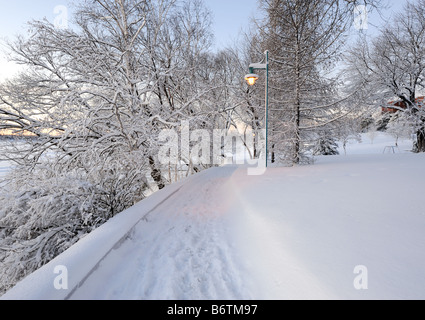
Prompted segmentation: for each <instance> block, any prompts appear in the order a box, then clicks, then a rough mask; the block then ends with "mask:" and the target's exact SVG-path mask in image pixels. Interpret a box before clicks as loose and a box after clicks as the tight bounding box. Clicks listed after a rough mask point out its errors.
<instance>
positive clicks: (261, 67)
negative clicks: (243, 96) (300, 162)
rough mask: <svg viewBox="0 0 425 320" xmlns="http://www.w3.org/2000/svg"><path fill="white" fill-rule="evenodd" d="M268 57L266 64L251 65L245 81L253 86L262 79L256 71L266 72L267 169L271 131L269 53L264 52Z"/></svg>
mask: <svg viewBox="0 0 425 320" xmlns="http://www.w3.org/2000/svg"><path fill="white" fill-rule="evenodd" d="M264 54H265V56H266V63H251V64H250V65H249V74H247V75H246V76H245V80H246V82H247V83H248V85H250V86H253V85H254V84H255V83H256V82H257V80H258V79H259V78H260V77H259V76H258V75H257V74H255V70H266V114H265V118H264V121H265V127H266V168H267V167H268V157H269V142H268V131H269V125H268V122H269V51H268V50H266V51H265V52H264Z"/></svg>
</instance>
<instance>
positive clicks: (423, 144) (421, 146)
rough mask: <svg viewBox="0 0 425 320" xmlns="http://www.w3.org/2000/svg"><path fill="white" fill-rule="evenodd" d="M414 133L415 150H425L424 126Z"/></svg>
mask: <svg viewBox="0 0 425 320" xmlns="http://www.w3.org/2000/svg"><path fill="white" fill-rule="evenodd" d="M416 135H417V140H416V152H418V153H419V152H425V128H421V129H419V130H418V132H417V134H416Z"/></svg>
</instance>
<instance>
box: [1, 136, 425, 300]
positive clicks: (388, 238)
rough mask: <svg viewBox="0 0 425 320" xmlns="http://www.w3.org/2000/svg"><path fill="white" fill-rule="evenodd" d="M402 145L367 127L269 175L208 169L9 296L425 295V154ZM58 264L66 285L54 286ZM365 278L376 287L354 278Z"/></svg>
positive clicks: (114, 223) (111, 225)
mask: <svg viewBox="0 0 425 320" xmlns="http://www.w3.org/2000/svg"><path fill="white" fill-rule="evenodd" d="M393 144H394V142H393V140H392V138H389V137H388V136H387V135H385V134H378V135H377V136H376V137H374V139H373V143H372V141H371V140H370V139H369V138H368V137H367V136H364V137H363V142H362V143H360V144H358V143H353V144H351V145H349V146H348V148H347V156H345V155H343V151H342V153H341V154H342V155H341V156H329V157H318V158H317V161H316V164H315V165H312V166H299V167H293V168H269V169H268V170H267V172H266V173H265V174H264V175H261V176H249V175H248V174H247V172H248V171H247V168H245V167H241V166H239V167H238V166H231V165H230V166H224V167H221V168H214V169H210V170H207V171H204V172H201V173H199V174H197V175H195V176H192V177H189V178H187V179H186V180H183V181H181V182H179V183H176V184H173V185H170V186H168V187H167V188H165V189H164V190H162V191H159V192H157V193H155V194H153V195H152V196H150V197H149V198H147V199H146V200H144V201H142V202H140V203H139V204H137V205H136V206H134V207H132V208H130V209H129V210H127V211H125V212H123V213H122V214H120V215H118V216H116V217H115V218H113V219H112V220H110V221H109V222H108V223H106V224H105V225H103V226H102V227H100V228H98V229H97V230H95V231H94V232H93V233H91V234H90V235H88V236H86V237H85V238H84V239H82V240H81V241H80V242H79V243H77V244H76V245H74V246H73V247H71V248H70V249H69V250H67V251H66V252H64V253H63V254H62V255H60V256H59V257H57V258H56V259H54V260H53V261H51V262H50V263H49V264H47V265H46V266H44V267H42V268H41V269H39V270H38V271H36V272H34V273H33V274H31V275H29V276H28V277H27V278H25V279H24V280H23V281H21V282H20V283H18V285H16V286H15V287H14V288H12V289H11V290H10V291H9V292H7V293H6V294H5V295H4V296H3V297H2V299H6V300H7V299H36V300H38V299H39V300H48V299H58V300H60V299H71V300H72V299H83V300H85V299H93V300H122V299H130V300H132V299H144V300H204V299H205V300H217V299H218V300H232V299H237V300H250V299H258V300H263V299H271V300H283V299H350V300H351V299H353V300H354V299H371V300H374V299H424V298H425V290H424V288H425V255H424V254H423V253H424V252H425V232H424V230H425V204H424V202H423V200H422V199H423V186H422V185H423V181H425V170H424V169H423V166H424V164H425V154H413V153H411V152H409V151H408V150H409V149H411V145H412V142H411V141H402V142H401V143H400V145H399V148H398V149H397V150H398V151H399V152H397V153H396V154H392V153H391V154H390V153H384V152H383V151H384V149H385V147H387V146H392V145H393ZM57 266H64V267H66V270H67V271H68V273H67V274H66V275H67V278H66V279H67V280H68V283H67V285H68V288H67V289H60V290H58V289H56V288H55V285H54V284H55V283H56V282H55V280H57V277H59V276H61V274H60V273H55V268H56V267H57ZM359 267H360V268H361V270H366V271H367V274H366V273H365V271H363V272H362V273H355V272H354V271H355V269H357V268H359ZM56 271H57V270H56ZM62 275H63V274H62ZM359 276H362V280H363V282H362V284H363V285H367V289H366V288H364V289H363V290H359V288H358V287H356V286H355V284H356V281H357V280H358V277H359Z"/></svg>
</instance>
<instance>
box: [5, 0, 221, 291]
mask: <svg viewBox="0 0 425 320" xmlns="http://www.w3.org/2000/svg"><path fill="white" fill-rule="evenodd" d="M75 20H76V21H75V25H74V27H73V29H66V30H64V29H58V28H55V26H54V25H53V24H51V23H50V22H48V21H46V20H43V21H33V22H31V23H30V24H29V26H30V31H31V34H30V36H29V37H27V38H24V37H19V38H18V39H17V40H16V41H15V42H13V43H11V45H10V48H11V51H12V57H13V59H14V61H15V62H17V63H19V64H23V65H25V66H27V71H25V72H23V73H22V74H21V75H20V76H19V77H17V78H15V79H12V80H10V81H8V82H5V83H4V84H2V85H1V86H0V129H7V130H9V131H10V132H13V133H15V134H22V135H25V136H27V137H28V136H29V137H30V138H27V139H25V140H21V139H20V140H17V142H16V143H15V144H13V145H11V146H9V147H8V148H7V152H5V153H4V154H2V156H3V157H7V158H8V159H9V160H12V161H14V162H15V163H16V165H17V167H16V170H15V171H14V172H13V173H12V175H11V176H9V178H8V179H9V180H8V184H7V189H6V188H5V189H3V191H2V192H1V193H0V194H1V196H0V203H1V206H0V263H1V268H0V291H2V290H5V289H7V288H8V287H10V286H11V285H13V284H14V283H15V282H16V281H17V280H19V279H20V278H22V277H23V276H25V275H26V274H28V273H30V272H32V271H34V270H35V269H37V268H38V267H40V266H41V265H43V264H45V263H46V262H48V261H49V260H51V259H52V258H54V257H55V256H56V255H58V254H60V253H61V252H63V251H64V250H66V249H67V248H68V247H69V246H70V245H72V244H73V243H75V242H76V241H78V240H79V239H80V238H81V237H83V236H84V235H85V234H87V233H88V232H90V231H91V230H93V229H95V228H96V227H98V226H99V225H101V224H102V223H104V222H105V221H107V220H108V219H109V218H111V217H113V216H114V215H116V214H118V213H120V212H122V211H123V210H124V209H126V208H128V207H130V206H132V205H133V204H134V203H135V202H137V201H140V200H141V199H143V198H144V197H146V196H147V194H149V193H150V192H152V190H151V188H154V189H153V190H157V189H161V188H163V187H164V186H165V185H166V184H167V183H169V182H171V181H167V178H166V174H165V170H166V169H167V168H166V167H164V166H163V165H161V163H160V162H159V161H158V149H159V148H160V146H161V143H162V142H161V141H159V133H160V132H161V131H162V130H163V129H170V128H176V130H178V129H179V127H180V125H181V121H183V120H187V121H191V125H192V126H193V128H198V127H201V128H202V127H208V126H211V127H212V126H213V125H216V124H217V123H221V122H223V118H224V117H223V116H222V114H223V113H224V114H227V112H226V111H225V108H224V109H218V108H217V103H218V104H221V103H222V100H219V101H216V100H214V97H215V96H218V95H220V90H223V86H224V85H223V82H218V83H217V82H216V83H212V82H211V81H210V80H211V79H214V80H217V79H218V78H219V74H218V72H217V66H218V65H219V63H218V62H217V63H213V64H206V65H205V66H203V67H202V68H200V67H199V66H200V65H201V64H203V63H204V62H205V61H208V60H209V58H208V48H209V46H210V44H211V38H212V34H211V32H210V23H211V20H210V14H209V12H208V10H206V9H205V7H204V6H203V5H202V2H201V1H199V0H187V1H176V0H95V1H91V0H90V1H89V0H87V1H84V2H83V3H82V4H81V5H80V7H79V8H78V10H77V13H76V19H75ZM206 75H207V76H206ZM223 107H225V106H223ZM211 119H214V121H211ZM183 161H186V162H187V163H189V162H190V159H183Z"/></svg>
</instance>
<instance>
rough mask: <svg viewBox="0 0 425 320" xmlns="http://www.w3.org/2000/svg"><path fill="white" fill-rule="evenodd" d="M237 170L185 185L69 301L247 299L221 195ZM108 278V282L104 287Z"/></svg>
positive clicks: (209, 174)
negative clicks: (229, 238)
mask: <svg viewBox="0 0 425 320" xmlns="http://www.w3.org/2000/svg"><path fill="white" fill-rule="evenodd" d="M234 170H235V167H228V168H220V169H216V170H209V171H206V172H204V173H202V174H203V175H206V176H205V177H202V179H200V178H198V179H196V180H193V182H192V183H190V184H184V185H183V186H182V187H181V188H180V189H178V191H177V192H175V193H174V194H172V196H171V197H170V198H169V201H165V202H163V203H161V204H160V205H159V206H157V208H155V209H154V210H152V211H151V212H150V213H149V214H147V215H146V216H145V217H144V219H142V220H141V221H140V222H139V223H137V225H135V227H134V228H133V229H132V230H131V233H130V234H129V235H128V237H127V239H125V241H123V242H122V243H120V244H119V245H118V246H117V247H115V248H114V249H113V250H112V251H110V252H109V253H108V255H107V256H106V257H105V258H104V259H103V260H102V261H101V262H100V263H99V265H98V266H97V269H96V270H95V272H93V273H92V274H91V275H90V276H89V277H88V278H87V279H85V281H84V282H83V283H80V287H79V288H77V289H76V290H75V291H74V292H72V293H71V294H70V295H69V296H68V297H67V298H68V299H91V298H92V297H96V298H97V299H145V300H146V299H176V300H184V299H235V298H238V299H249V298H251V297H249V296H247V293H246V292H249V291H250V290H246V288H245V284H244V283H245V282H244V281H243V279H241V276H240V270H239V269H240V268H241V267H240V266H239V263H238V261H235V257H234V256H233V252H234V250H233V249H232V248H231V245H232V244H231V243H229V241H226V239H227V238H228V235H229V232H231V231H230V230H228V228H227V225H226V217H225V216H226V213H227V212H228V210H230V209H231V208H230V206H229V203H216V202H215V200H216V199H226V198H228V195H227V197H224V196H223V194H222V193H223V192H225V191H227V190H228V189H226V188H224V186H225V185H226V183H228V178H229V176H231V174H232V173H233V171H234ZM105 279H107V282H103V283H102V281H105Z"/></svg>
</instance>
